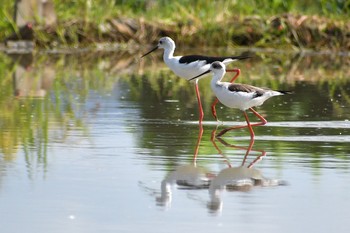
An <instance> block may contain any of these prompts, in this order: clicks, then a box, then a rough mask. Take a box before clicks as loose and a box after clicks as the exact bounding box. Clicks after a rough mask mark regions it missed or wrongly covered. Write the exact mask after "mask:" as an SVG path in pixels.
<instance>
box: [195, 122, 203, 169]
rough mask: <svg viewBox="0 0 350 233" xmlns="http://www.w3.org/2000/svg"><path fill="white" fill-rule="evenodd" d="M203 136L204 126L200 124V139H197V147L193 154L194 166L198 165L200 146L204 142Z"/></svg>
mask: <svg viewBox="0 0 350 233" xmlns="http://www.w3.org/2000/svg"><path fill="white" fill-rule="evenodd" d="M202 136H203V125H202V124H201V123H200V124H199V133H198V139H197V143H196V147H195V150H194V154H193V164H196V160H197V156H198V151H199V145H200V143H201V141H202Z"/></svg>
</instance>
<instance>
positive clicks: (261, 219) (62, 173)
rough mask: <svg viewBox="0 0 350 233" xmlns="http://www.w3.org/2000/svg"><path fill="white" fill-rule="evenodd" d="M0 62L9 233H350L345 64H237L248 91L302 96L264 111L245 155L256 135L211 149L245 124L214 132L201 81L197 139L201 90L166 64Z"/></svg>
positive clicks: (291, 59) (82, 57) (285, 60)
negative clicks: (217, 135) (200, 110)
mask: <svg viewBox="0 0 350 233" xmlns="http://www.w3.org/2000/svg"><path fill="white" fill-rule="evenodd" d="M215 52H216V51H211V52H210V53H213V54H214V53H215ZM226 52H227V53H230V52H232V51H226ZM0 56H1V60H0V77H1V78H0V80H1V86H0V126H1V132H0V206H1V210H0V225H1V227H2V231H3V232H22V231H23V229H25V230H26V232H35V233H40V232H141V231H142V232H180V231H184V232H188V231H191V230H195V231H201V232H213V231H220V232H232V231H237V232H256V231H262V232H332V231H337V232H348V231H349V230H350V224H349V221H348V219H347V218H348V216H349V215H350V201H349V197H350V183H349V180H350V157H349V154H350V146H349V145H350V144H349V143H350V121H349V120H350V79H349V77H350V75H349V69H348V65H349V62H350V60H349V57H347V56H342V55H341V56H334V55H332V56H328V55H325V54H320V55H317V54H310V55H305V56H300V55H297V54H285V53H263V52H261V53H260V52H259V53H258V54H257V55H256V57H255V58H254V59H252V60H251V61H244V62H240V63H236V65H237V67H239V68H241V70H242V75H241V77H239V79H238V81H239V82H244V83H251V84H253V85H258V86H264V87H271V88H274V89H285V90H292V91H294V94H293V95H286V96H279V97H275V98H273V99H270V100H268V101H267V102H266V103H265V104H264V105H263V106H262V107H259V108H258V109H257V110H258V112H259V113H261V114H262V115H263V116H264V117H266V119H267V121H268V124H267V125H266V126H263V127H256V128H255V129H254V130H255V134H256V137H255V140H254V145H253V148H252V150H251V151H250V153H248V155H247V156H246V157H245V155H246V153H247V148H248V146H249V145H250V143H252V142H251V140H250V137H249V132H248V130H247V129H240V130H234V131H231V132H229V133H227V134H226V135H225V137H223V138H222V140H218V139H215V140H214V139H212V137H211V136H212V133H213V132H214V130H217V131H219V130H221V129H224V128H226V127H230V126H232V125H239V124H243V123H244V117H243V114H242V113H241V112H239V111H238V110H232V109H227V108H225V107H223V106H222V105H218V106H217V111H218V116H219V119H220V120H221V121H223V123H222V124H221V123H220V124H218V123H217V122H216V121H214V119H213V118H212V116H211V113H210V104H211V102H212V100H213V95H212V93H211V91H210V88H209V82H210V80H209V79H208V80H206V79H203V80H201V82H200V89H201V93H202V99H203V105H204V109H205V120H204V122H203V126H202V127H199V125H198V122H197V117H198V113H197V103H196V99H195V95H194V87H193V84H191V83H189V82H187V81H185V80H181V79H179V78H177V77H176V76H174V75H173V74H172V73H171V72H170V71H169V70H168V69H167V68H166V67H165V66H164V64H163V63H162V62H161V61H160V60H159V59H158V57H160V55H159V54H158V55H154V56H153V57H147V58H146V59H144V60H142V61H140V60H139V59H138V57H139V55H130V54H119V53H78V54H71V55H65V54H52V55H49V54H47V53H44V52H42V53H39V54H36V55H34V56H32V55H7V54H1V55H0ZM249 117H250V118H251V120H252V121H256V120H257V119H255V118H254V116H253V115H252V114H249ZM225 172H227V173H225ZM225 174H226V175H227V176H224V175H225ZM242 174H243V175H242ZM247 174H248V175H247ZM251 178H254V179H251ZM214 180H215V182H214ZM213 182H214V183H213ZM214 184H215V185H214ZM225 187H226V189H225Z"/></svg>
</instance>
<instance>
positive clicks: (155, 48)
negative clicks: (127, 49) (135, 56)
mask: <svg viewBox="0 0 350 233" xmlns="http://www.w3.org/2000/svg"><path fill="white" fill-rule="evenodd" d="M157 49H158V45H157V46H156V47H154V48H153V49H151V51H149V52H148V53H145V54H143V55H142V56H141V58H143V57H145V56H147V55H148V54H150V53H152V52H153V51H155V50H157Z"/></svg>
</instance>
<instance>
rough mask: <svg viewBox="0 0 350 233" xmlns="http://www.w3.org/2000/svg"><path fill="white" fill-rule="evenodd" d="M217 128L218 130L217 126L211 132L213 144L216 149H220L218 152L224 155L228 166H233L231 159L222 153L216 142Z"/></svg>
mask: <svg viewBox="0 0 350 233" xmlns="http://www.w3.org/2000/svg"><path fill="white" fill-rule="evenodd" d="M216 130H217V127H216V128H215V129H214V130H213V131H212V132H211V138H210V141H211V142H212V143H213V145H214V147H215V149H216V150H217V151H218V153H219V154H220V155H221V156H222V157H224V158H225V160H226V163H227V166H228V167H232V166H231V163H230V161H229V159H228V158H227V157H226V156H225V155H224V154H223V153H222V150H221V149H220V148H219V147H218V145H217V144H216V142H215V139H216V137H215V134H216Z"/></svg>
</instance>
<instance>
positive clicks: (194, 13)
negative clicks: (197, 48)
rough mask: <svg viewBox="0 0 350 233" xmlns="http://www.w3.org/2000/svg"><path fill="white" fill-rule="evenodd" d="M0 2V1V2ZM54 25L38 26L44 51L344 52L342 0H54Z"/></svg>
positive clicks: (6, 27) (9, 7) (348, 11)
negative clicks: (156, 45)
mask: <svg viewBox="0 0 350 233" xmlns="http://www.w3.org/2000/svg"><path fill="white" fill-rule="evenodd" d="M2 1H4V0H2ZM54 3H55V9H56V13H57V16H58V25H57V26H56V27H55V28H54V30H52V29H48V28H45V27H40V26H37V27H36V28H35V36H36V37H35V38H36V42H37V44H39V45H40V46H43V47H62V46H66V45H73V46H91V45H96V44H97V43H101V42H117V43H127V42H129V41H136V42H137V43H140V42H141V41H148V42H149V43H151V42H154V41H155V40H156V39H158V38H159V36H161V35H169V36H171V37H173V38H174V39H175V40H176V41H177V43H186V44H189V45H193V44H196V45H198V44H199V45H206V46H213V45H216V46H217V45H221V46H255V47H280V48H290V49H293V48H301V49H304V48H305V49H315V50H320V49H341V50H344V49H345V50H348V49H349V44H350V42H349V38H348V37H347V36H346V35H347V33H349V31H350V25H349V23H348V16H349V15H350V1H349V0H333V1H327V0H315V1H313V0H305V1H293V0H283V1H282V0H272V1H270V0H261V1H258V0H246V1H238V0H230V1H225V0H218V1H212V0H195V1H193V0H179V1H170V0H160V1H156V0H75V1H71V0H62V1H61V0H54ZM1 6H2V8H1V9H0V19H1V21H0V28H3V30H1V31H0V40H3V39H4V38H6V36H8V35H10V34H11V33H12V32H13V31H14V30H15V27H14V22H13V20H12V15H13V3H12V1H4V2H3V3H1Z"/></svg>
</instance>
